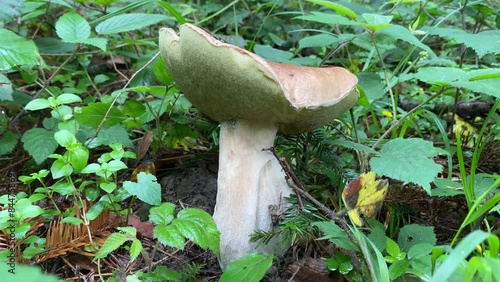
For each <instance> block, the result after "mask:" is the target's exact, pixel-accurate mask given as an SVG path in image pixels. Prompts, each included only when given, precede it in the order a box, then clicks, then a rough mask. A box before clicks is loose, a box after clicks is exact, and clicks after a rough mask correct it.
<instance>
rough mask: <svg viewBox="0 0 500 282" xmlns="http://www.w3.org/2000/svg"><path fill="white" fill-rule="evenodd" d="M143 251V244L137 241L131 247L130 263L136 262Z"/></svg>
mask: <svg viewBox="0 0 500 282" xmlns="http://www.w3.org/2000/svg"><path fill="white" fill-rule="evenodd" d="M141 251H142V243H141V241H140V240H138V239H135V240H133V241H132V245H130V261H134V260H135V259H136V258H137V257H138V256H139V254H140V253H141Z"/></svg>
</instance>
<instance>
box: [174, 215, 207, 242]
mask: <svg viewBox="0 0 500 282" xmlns="http://www.w3.org/2000/svg"><path fill="white" fill-rule="evenodd" d="M172 225H174V226H176V227H177V230H178V231H179V233H181V234H182V236H184V237H186V238H187V239H189V240H191V241H192V242H193V243H195V244H197V245H198V246H200V247H201V248H202V249H204V250H206V249H207V247H208V240H207V234H206V231H205V229H204V228H203V226H202V225H201V224H198V222H196V221H193V220H189V219H181V218H176V219H174V220H173V221H172Z"/></svg>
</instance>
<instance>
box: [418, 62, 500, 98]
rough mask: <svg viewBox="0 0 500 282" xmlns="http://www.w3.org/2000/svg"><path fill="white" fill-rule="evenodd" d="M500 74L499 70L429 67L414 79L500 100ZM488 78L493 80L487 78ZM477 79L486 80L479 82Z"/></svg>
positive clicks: (419, 72)
mask: <svg viewBox="0 0 500 282" xmlns="http://www.w3.org/2000/svg"><path fill="white" fill-rule="evenodd" d="M498 73H500V69H499V68H487V69H480V70H469V71H467V70H462V69H457V68H445V67H428V68H419V69H418V72H417V73H416V74H415V75H414V77H415V78H417V79H419V80H421V81H423V82H426V83H429V84H437V85H444V86H446V85H450V86H454V87H459V88H464V89H468V90H471V91H474V92H479V93H484V94H487V95H491V96H494V97H497V98H500V92H499V91H498V89H500V78H496V74H498ZM488 76H491V77H493V78H486V77H488ZM477 77H480V78H484V79H481V80H477Z"/></svg>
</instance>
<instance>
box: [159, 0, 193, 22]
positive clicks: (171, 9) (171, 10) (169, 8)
mask: <svg viewBox="0 0 500 282" xmlns="http://www.w3.org/2000/svg"><path fill="white" fill-rule="evenodd" d="M158 4H160V6H162V7H163V8H165V10H167V11H168V12H169V13H170V14H171V15H172V16H174V18H175V19H176V20H177V21H178V22H179V23H181V24H184V23H186V22H187V20H186V19H185V18H184V17H183V16H182V14H181V13H179V11H177V10H176V9H175V8H174V7H172V5H170V4H168V2H166V1H159V2H158Z"/></svg>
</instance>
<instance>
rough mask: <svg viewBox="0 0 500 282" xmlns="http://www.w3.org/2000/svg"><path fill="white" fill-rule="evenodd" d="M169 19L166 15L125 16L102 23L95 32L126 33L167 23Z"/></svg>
mask: <svg viewBox="0 0 500 282" xmlns="http://www.w3.org/2000/svg"><path fill="white" fill-rule="evenodd" d="M167 19H168V17H167V16H165V15H155V14H143V13H130V14H123V15H118V16H114V17H112V18H109V19H107V20H105V21H103V22H101V23H100V24H98V25H97V26H96V28H95V30H96V32H97V33H100V34H111V33H118V32H125V31H130V30H136V29H140V28H143V27H146V26H150V25H153V24H155V23H159V22H161V21H166V20H167Z"/></svg>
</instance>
